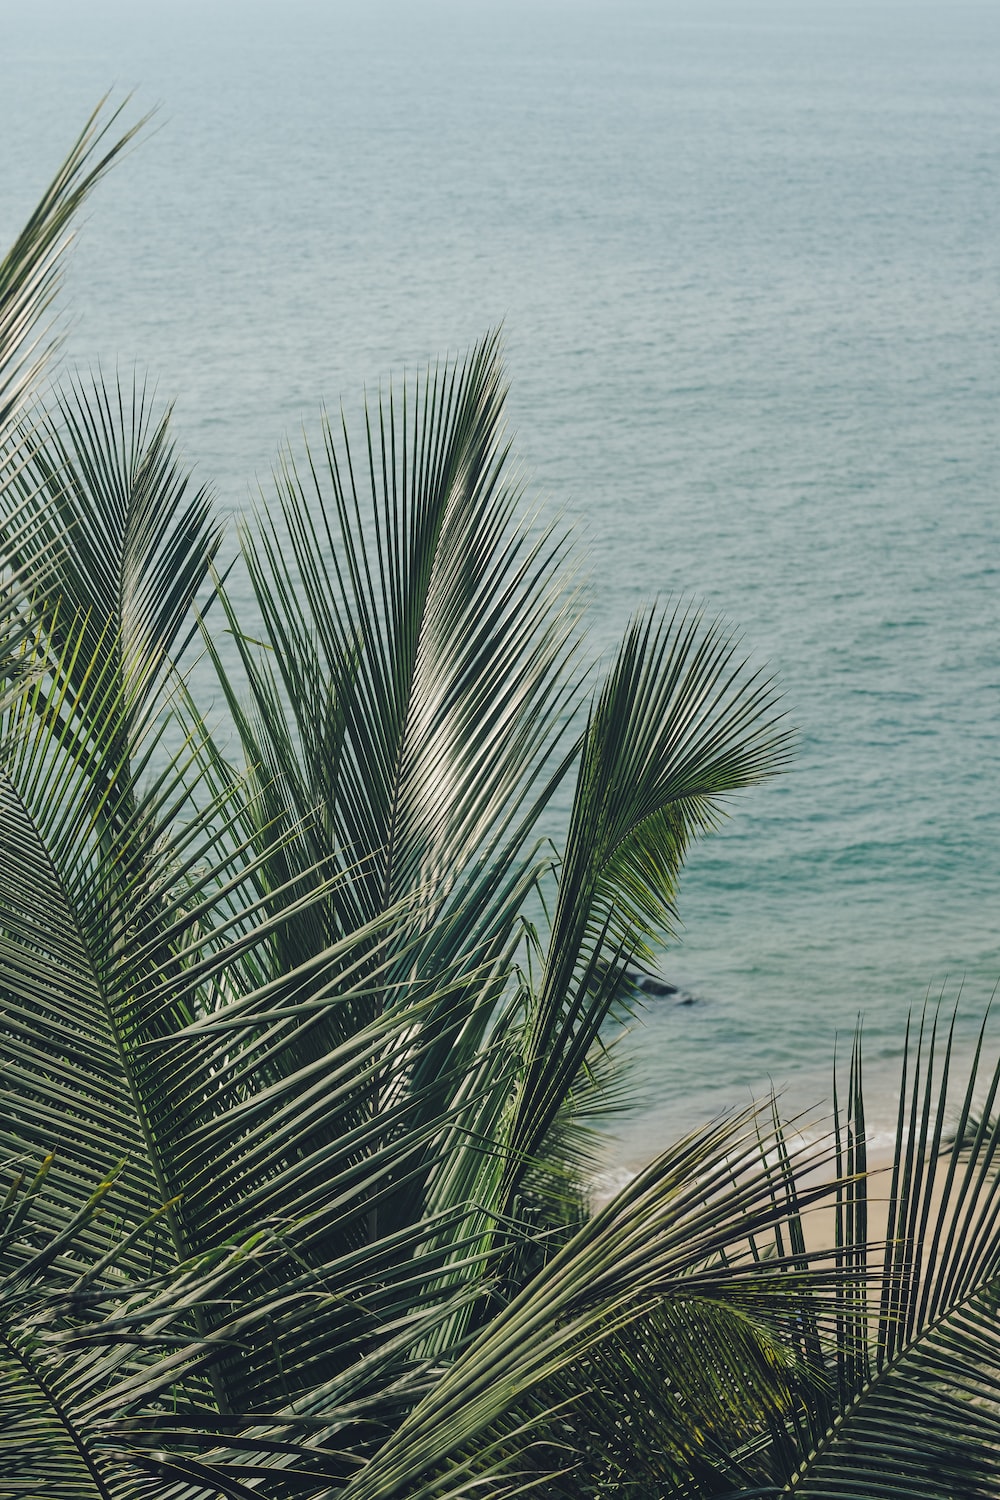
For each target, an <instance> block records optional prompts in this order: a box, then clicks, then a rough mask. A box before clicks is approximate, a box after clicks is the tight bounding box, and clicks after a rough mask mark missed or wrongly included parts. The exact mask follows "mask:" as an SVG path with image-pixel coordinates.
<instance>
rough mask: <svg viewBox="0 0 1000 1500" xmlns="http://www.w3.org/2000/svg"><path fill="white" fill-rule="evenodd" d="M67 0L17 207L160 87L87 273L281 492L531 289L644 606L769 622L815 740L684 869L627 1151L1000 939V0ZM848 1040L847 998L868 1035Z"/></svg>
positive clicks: (519, 422) (600, 579) (539, 474)
mask: <svg viewBox="0 0 1000 1500" xmlns="http://www.w3.org/2000/svg"><path fill="white" fill-rule="evenodd" d="M137 12H138V8H136V7H131V6H128V7H126V6H125V5H124V4H117V3H111V0H93V3H91V4H90V5H88V6H87V7H78V6H75V5H70V4H68V3H65V0H63V3H56V0H38V3H37V4H36V6H35V7H33V8H32V9H31V11H30V12H19V13H18V24H17V27H16V29H15V28H8V33H7V42H6V45H7V49H8V55H7V60H6V61H7V67H6V69H5V76H6V82H5V89H4V92H3V95H2V97H0V123H2V126H3V133H4V139H5V141H6V142H7V146H8V149H7V152H6V153H5V167H4V186H3V193H2V195H0V230H2V232H3V233H4V234H5V235H6V236H7V237H8V238H9V236H10V234H11V233H13V231H14V229H15V228H16V227H17V226H18V225H19V223H20V222H21V220H22V219H23V217H24V216H25V214H26V213H27V212H28V210H29V208H30V207H31V205H32V203H33V201H34V200H35V198H36V197H37V195H38V192H39V189H40V187H41V185H42V183H43V182H44V181H45V180H47V177H48V176H49V175H50V174H51V171H52V170H53V168H54V167H55V165H56V163H57V162H58V161H59V160H60V159H61V157H62V155H63V154H64V151H65V149H66V148H67V146H68V145H69V142H70V140H71V139H72V138H73V136H74V135H75V133H76V131H77V129H78V128H79V126H80V124H81V123H82V120H83V119H84V118H85V116H86V114H87V113H88V112H89V110H90V108H92V106H93V104H94V103H95V101H96V99H97V97H98V96H99V95H100V94H101V93H103V92H104V90H105V89H106V88H107V87H108V86H109V85H110V84H111V83H113V82H114V81H116V80H117V82H118V84H119V86H120V87H121V88H122V89H124V88H127V87H135V88H136V89H137V90H138V96H137V103H138V106H139V108H140V109H141V108H145V107H148V106H150V105H152V104H154V103H157V102H162V106H163V108H162V112H161V115H160V121H159V123H160V126H161V128H160V129H159V130H158V132H157V133H156V134H155V135H153V136H152V137H151V138H150V139H149V140H147V141H146V143H145V144H144V145H143V146H141V147H140V148H139V149H138V150H137V151H135V152H134V153H133V154H132V155H131V157H130V158H129V159H128V161H127V162H126V163H125V164H124V165H123V166H122V167H121V168H119V169H118V170H117V171H116V172H115V173H114V174H113V175H112V177H111V178H110V179H109V181H108V182H107V183H106V184H105V185H104V187H103V188H102V189H101V192H100V194H99V196H98V197H97V198H96V200H95V202H94V205H93V208H92V210H91V213H90V218H89V222H88V223H87V225H86V228H85V231H84V233H83V234H82V236H81V241H80V244H79V246H78V247H77V251H76V253H75V255H74V258H73V261H72V265H71V268H70V272H69V274H68V276H67V280H66V294H65V297H64V303H65V305H66V306H67V307H69V308H71V309H72V310H73V314H74V319H73V322H72V323H71V326H70V328H69V334H68V340H67V358H68V361H69V364H70V366H72V365H73V364H74V363H75V364H79V365H81V366H83V367H85V368H86V367H89V366H91V365H95V364H96V363H97V362H98V361H100V362H101V363H102V364H103V367H104V369H105V370H106V371H112V370H114V368H115V366H116V364H118V365H119V366H120V368H122V369H123V370H126V371H127V370H130V369H131V366H132V363H133V361H138V362H139V363H140V365H141V367H143V368H145V367H148V368H149V369H150V370H151V371H152V373H153V374H154V375H155V376H156V377H157V378H158V381H159V388H160V390H161V391H162V392H163V394H164V396H165V397H172V396H173V395H174V394H176V395H177V396H178V402H177V409H176V410H177V427H178V431H179V433H180V436H181V440H182V444H183V447H184V449H185V451H186V453H187V454H188V455H189V457H190V458H191V459H192V460H194V461H196V462H197V464H198V471H199V476H200V477H202V478H210V479H212V480H213V481H214V482H215V484H216V486H217V488H218V492H219V503H220V507H221V509H222V510H223V511H224V512H226V513H230V514H238V513H239V512H241V511H242V510H244V509H245V508H246V504H247V496H248V485H250V484H251V483H252V482H253V480H254V477H255V476H256V475H260V476H261V477H262V478H263V479H265V480H266V476H267V474H268V472H269V469H270V465H271V462H272V458H273V455H274V452H275V450H276V447H277V444H278V442H279V440H280V439H281V438H282V436H283V434H285V433H286V432H290V433H292V434H294V433H295V432H296V431H297V430H298V429H299V425H300V423H301V422H302V421H305V423H306V426H307V427H308V428H309V429H310V430H312V431H314V432H315V431H316V429H317V426H318V421H317V414H318V410H319V406H320V402H321V401H322V400H325V401H326V402H327V403H328V404H329V405H330V406H331V407H332V408H334V409H335V408H336V405H337V403H338V401H339V400H340V399H341V397H343V399H344V402H345V406H346V409H347V411H348V414H349V416H357V414H358V413H359V412H360V406H361V396H362V388H363V386H364V385H365V384H366V383H367V386H368V388H369V390H373V389H374V388H375V387H376V386H377V384H378V381H379V379H380V377H384V376H385V375H386V374H387V372H388V371H389V370H390V369H395V370H396V371H397V372H399V371H401V370H402V369H403V368H404V367H406V368H408V369H409V370H411V371H412V370H413V369H415V368H420V367H422V366H424V365H425V364H426V362H427V361H428V360H429V359H433V358H434V357H435V356H437V355H438V354H441V353H445V352H447V351H449V350H451V351H457V350H461V349H464V348H465V347H467V346H468V344H469V343H470V342H472V341H473V340H474V339H475V338H476V337H477V336H478V335H480V334H481V333H482V332H483V331H484V330H485V329H486V328H487V327H488V326H491V325H493V324H496V323H497V322H499V321H501V320H502V321H503V324H504V328H505V339H506V351H507V360H508V366H509V371H510V376H511V381H512V391H511V400H510V417H511V423H512V426H513V427H514V429H515V430H516V434H517V438H516V447H517V452H518V454H519V455H520V457H521V459H522V460H523V463H524V467H525V470H526V471H527V473H528V474H529V475H530V476H531V477H532V486H531V488H532V489H533V490H537V491H538V492H539V493H540V494H541V495H542V496H543V503H544V506H545V507H546V508H547V509H548V510H550V511H552V512H555V511H557V510H562V511H564V513H565V514H566V515H567V516H568V517H570V518H572V520H573V521H574V522H575V523H576V525H577V528H578V531H579V535H580V542H581V545H582V546H583V547H584V548H585V550H586V551H587V553H588V555H589V558H590V566H591V572H592V578H593V620H594V624H593V640H594V645H595V648H596V649H602V650H604V649H608V648H609V646H610V645H611V643H612V642H613V641H614V639H615V637H616V635H618V634H619V633H620V631H621V629H622V627H623V625H624V623H625V621H626V619H627V618H628V615H629V613H630V612H631V611H632V610H633V609H635V608H636V607H638V606H639V605H640V603H641V602H642V601H644V600H648V599H650V598H652V597H654V596H664V595H674V596H676V595H683V596H687V597H691V598H694V599H696V600H698V601H700V602H701V603H702V604H703V606H704V608H705V610H706V611H707V613H708V614H709V615H715V614H716V613H721V614H723V615H725V616H726V617H727V618H729V619H731V620H732V621H734V622H736V623H737V624H738V625H739V627H740V628H741V629H742V631H743V633H744V635H745V638H746V641H747V648H748V650H749V651H750V652H751V654H752V657H753V660H754V661H755V662H757V663H760V664H767V665H768V666H769V668H770V669H771V670H773V671H774V672H775V673H776V674H777V676H778V678H779V679H780V682H781V684H782V687H783V691H784V697H785V703H786V705H787V710H788V715H789V719H790V721H791V722H792V723H793V724H794V725H795V726H797V729H798V735H799V749H798V754H797V758H796V762H795V766H794V769H793V770H792V771H791V772H790V773H789V774H788V775H787V776H785V777H784V778H782V779H781V780H779V781H776V782H774V783H772V784H770V785H768V786H766V787H762V788H760V789H757V790H755V791H753V792H752V793H749V794H747V795H745V796H743V797H741V798H740V799H738V801H735V802H734V804H733V806H732V813H733V817H732V819H731V820H730V821H729V823H728V824H727V826H726V828H725V829H724V830H723V832H722V833H721V834H719V835H717V836H716V837H714V838H712V839H711V840H709V841H707V842H706V843H705V844H704V845H702V846H700V847H699V848H698V849H696V850H695V851H694V852H693V854H692V857H691V859H690V861H689V865H688V868H687V871H686V873H685V876H684V879H683V883H682V890H681V897H680V913H681V917H682V919H683V922H684V933H683V938H682V941H681V942H680V943H679V944H678V945H676V946H674V947H673V948H672V949H670V950H669V951H668V952H667V953H666V954H665V955H664V957H663V963H662V972H663V974H664V975H665V976H666V977H667V978H668V979H670V980H671V981H672V982H673V983H674V984H676V985H678V986H680V988H681V990H682V992H683V994H682V996H681V998H687V999H690V1000H691V1001H692V1003H690V1004H686V1005H678V1004H677V1003H676V1000H677V997H669V996H667V997H660V998H659V999H654V998H650V999H649V1001H648V1003H647V1004H646V1007H645V1012H644V1019H643V1022H642V1025H641V1031H639V1032H638V1033H637V1035H636V1039H635V1040H634V1041H633V1042H632V1043H630V1044H627V1045H628V1046H629V1048H630V1051H631V1054H632V1056H633V1059H634V1060H633V1069H634V1082H635V1084H636V1086H637V1088H638V1091H639V1095H640V1104H639V1106H638V1107H637V1109H636V1110H635V1111H634V1112H633V1113H632V1114H630V1115H629V1116H628V1117H625V1118H622V1119H621V1120H620V1121H618V1122H617V1124H616V1125H615V1127H614V1138H613V1142H612V1144H611V1145H610V1147H609V1160H610V1166H609V1171H611V1172H612V1173H613V1174H614V1173H619V1174H620V1173H624V1172H627V1171H629V1170H632V1169H633V1168H634V1167H635V1166H636V1165H638V1164H639V1163H640V1162H641V1161H642V1160H643V1159H645V1158H647V1157H648V1156H650V1155H652V1154H653V1153H654V1152H655V1151H656V1150H657V1149H658V1148H659V1147H661V1146H662V1145H664V1144H665V1143H666V1142H667V1141H669V1140H670V1139H671V1138H672V1137H673V1136H675V1135H677V1134H678V1133H680V1132H682V1131H683V1130H685V1129H687V1128H689V1127H690V1126H693V1125H695V1124H697V1123H698V1122H699V1121H701V1120H704V1119H707V1118H709V1117H711V1116H713V1115H715V1114H716V1113H718V1112H719V1111H721V1110H723V1109H725V1108H729V1107H733V1106H741V1105H743V1104H744V1103H746V1102H747V1100H748V1099H749V1098H750V1097H751V1096H753V1095H756V1094H760V1093H762V1092H766V1091H767V1090H768V1089H769V1088H770V1086H771V1084H772V1083H773V1085H774V1086H775V1087H776V1088H777V1089H778V1090H779V1091H780V1092H781V1095H782V1100H783V1107H785V1108H787V1109H789V1110H793V1111H794V1110H798V1109H799V1108H804V1107H806V1106H808V1105H811V1104H813V1103H814V1102H817V1101H819V1100H821V1099H823V1098H825V1097H829V1094H830V1078H831V1065H832V1057H833V1051H834V1046H835V1044H836V1045H838V1046H839V1048H840V1052H841V1055H842V1056H843V1057H844V1058H845V1060H846V1055H847V1052H848V1050H849V1047H850V1038H851V1035H852V1033H853V1030H854V1028H855V1025H856V1022H857V1018H858V1017H859V1015H862V1014H863V1016H864V1027H865V1037H866V1057H867V1067H868V1077H869V1083H870V1087H871V1098H870V1100H869V1115H870V1119H871V1123H872V1128H873V1131H874V1132H875V1134H876V1136H878V1137H880V1138H884V1139H888V1137H889V1135H890V1134H891V1130H892V1123H893V1120H894V1116H895V1107H896V1100H895V1086H896V1085H895V1080H896V1075H897V1072H898V1058H899V1052H900V1046H901V1039H902V1031H903V1025H904V1020H905V1016H906V1013H907V1011H908V1009H910V1008H916V1009H918V1010H919V1008H920V1007H921V1005H922V1004H923V1003H924V1001H925V999H927V998H928V997H929V998H930V999H931V1000H932V1001H933V1000H936V999H937V998H938V997H943V998H944V1001H945V1003H946V1006H947V1007H950V1006H951V1004H953V1003H954V1001H955V999H956V998H957V996H958V994H959V991H961V993H962V1017H963V1019H962V1020H961V1022H960V1024H959V1038H960V1046H961V1048H962V1049H964V1050H968V1049H969V1048H970V1047H971V1045H972V1040H973V1037H974V1033H975V1030H976V1028H977V1025H978V1021H979V1018H980V1016H981V1013H982V1011H983V1009H984V1007H985V1006H986V1004H987V1002H988V1000H989V997H990V995H991V993H992V990H993V987H994V984H995V982H996V981H997V979H998V977H1000V940H998V931H997V913H998V899H1000V749H998V736H997V727H998V710H1000V593H998V581H1000V573H998V568H1000V544H998V525H1000V509H998V503H997V500H998V495H997V491H998V477H1000V463H998V454H1000V421H998V396H1000V365H998V360H997V351H998V349H1000V295H998V294H1000V191H998V188H1000V9H998V8H997V7H996V6H995V5H994V4H993V3H992V0H991V3H973V0H955V3H951V4H947V5H946V4H944V3H936V0H935V3H926V4H923V5H918V4H913V3H907V4H902V3H895V0H872V3H870V4H866V5H864V6H861V5H853V4H845V3H843V0H841V3H837V4H834V3H833V0H817V3H815V4H811V5H809V6H808V7H804V6H800V5H798V4H794V3H792V0H782V3H767V4H763V5H759V6H757V5H755V6H753V7H747V6H745V5H743V4H737V3H735V0H734V3H732V4H723V3H719V0H706V3H700V4H698V5H694V4H693V3H691V4H680V3H671V0H655V3H653V0H649V3H647V0H616V3H615V4H611V3H610V0H592V3H582V0H581V3H580V4H577V5H571V4H569V3H568V0H536V3H534V4H533V5H532V6H531V7H530V8H529V7H528V6H527V5H522V4H520V3H514V4H511V3H508V4H504V5H500V4H493V3H488V0H484V3H481V4H478V3H477V4H459V3H458V0H455V3H428V4H427V5H421V6H419V7H404V6H403V5H402V4H397V3H379V0H375V3H373V4H369V5H366V6H365V7H363V8H362V7H361V6H360V5H354V4H350V3H341V4H332V5H325V4H319V3H304V0H299V3H297V0H289V3H286V4H283V5H282V6H281V7H280V8H279V7H278V6H277V5H276V4H267V3H259V0H258V3H249V0H247V3H242V4H241V5H239V6H238V7H237V6H236V5H231V4H227V3H217V4H214V5H209V6H207V7H201V8H198V9H195V8H194V6H192V5H188V4H187V3H186V0H176V3H172V4H169V5H168V4H166V3H155V0H154V3H150V4H148V5H146V6H144V7H142V14H141V15H140V14H138V13H137ZM838 1038H839V1042H838Z"/></svg>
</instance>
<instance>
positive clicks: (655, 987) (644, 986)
mask: <svg viewBox="0 0 1000 1500" xmlns="http://www.w3.org/2000/svg"><path fill="white" fill-rule="evenodd" d="M635 987H636V989H637V990H642V992H643V994H644V995H655V996H656V997H657V998H658V999H660V998H663V997H665V996H667V995H676V994H677V986H676V984H668V983H667V981H666V980H665V979H656V978H654V976H653V975H652V974H641V975H640V976H639V978H638V979H637V980H636V985H635Z"/></svg>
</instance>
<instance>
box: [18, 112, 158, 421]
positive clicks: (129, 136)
mask: <svg viewBox="0 0 1000 1500" xmlns="http://www.w3.org/2000/svg"><path fill="white" fill-rule="evenodd" d="M106 103H107V100H106V99H103V100H102V101H101V102H100V104H98V106H97V108H96V109H95V110H94V112H93V114H92V115H91V116H90V119H89V120H88V121H87V123H86V125H85V126H84V127H83V130H82V131H81V132H80V134H79V136H78V137H77V139H76V141H75V143H74V145H73V148H72V150H71V151H70V153H69V155H68V156H67V157H66V160H65V161H64V162H63V164H62V166H61V167H60V168H59V171H58V172H57V173H56V175H55V177H54V178H53V179H52V182H51V183H50V184H49V186H48V188H47V189H46V191H45V193H44V194H43V196H42V198H41V200H40V201H39V203H38V206H37V207H36V209H35V210H34V212H33V213H32V215H31V217H30V218H29V219H28V222H27V224H25V226H24V228H23V229H22V231H21V233H20V234H19V235H18V237H17V239H16V240H15V241H14V243H13V245H12V246H11V248H10V250H9V251H8V252H7V254H6V256H5V257H4V259H3V260H2V261H0V442H5V441H6V436H7V432H8V429H9V427H10V425H11V423H12V422H14V421H15V420H16V419H17V417H18V414H19V412H20V411H21V408H22V407H23V405H24V403H25V402H26V400H27V398H28V397H29V395H30V393H31V392H32V391H33V390H34V389H35V387H36V385H37V382H38V377H39V375H40V374H41V372H42V370H43V369H44V367H45V363H46V360H47V358H48V356H49V355H50V354H51V352H52V349H53V347H54V344H53V341H52V340H51V339H48V338H47V333H46V329H45V328H44V327H43V326H41V325H42V320H43V319H44V317H45V315H46V313H47V312H48V311H49V309H50V307H51V305H52V299H53V298H54V296H55V294H56V291H57V289H58V286H59V276H60V270H61V265H62V260H63V256H64V254H65V251H66V247H67V245H68V243H69V241H70V239H71V237H72V224H73V220H74V218H75V217H76V215H77V214H78V212H79V210H80V207H81V205H82V204H83V202H84V200H85V199H86V198H87V197H88V195H89V194H90V192H91V191H92V189H93V188H94V187H95V186H96V184H97V183H98V182H99V181H100V179H101V178H102V177H103V176H104V174H105V173H106V172H107V170H108V168H109V167H110V166H111V164H112V163H113V162H114V161H115V160H117V158H118V157H120V156H121V154H122V152H123V151H124V150H125V149H126V147H127V146H128V145H129V143H130V142H131V141H132V140H133V139H134V138H135V136H136V134H137V133H138V132H139V131H140V130H142V128H143V127H144V125H145V124H146V123H147V122H148V119H149V117H148V116H146V117H145V118H144V119H142V120H139V121H137V122H136V124H134V125H132V126H131V127H130V128H129V129H128V130H126V131H125V132H124V134H122V135H120V136H116V135H115V130H116V128H117V127H118V125H119V121H120V120H121V117H122V114H123V112H124V110H125V109H126V108H127V104H128V101H127V100H126V101H125V103H123V104H121V105H119V106H118V107H117V108H116V109H115V110H113V111H112V112H111V113H110V114H107V113H106V111H105V106H106Z"/></svg>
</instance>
